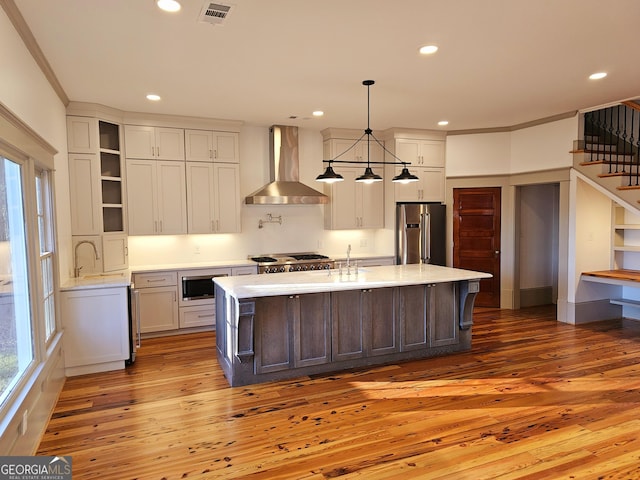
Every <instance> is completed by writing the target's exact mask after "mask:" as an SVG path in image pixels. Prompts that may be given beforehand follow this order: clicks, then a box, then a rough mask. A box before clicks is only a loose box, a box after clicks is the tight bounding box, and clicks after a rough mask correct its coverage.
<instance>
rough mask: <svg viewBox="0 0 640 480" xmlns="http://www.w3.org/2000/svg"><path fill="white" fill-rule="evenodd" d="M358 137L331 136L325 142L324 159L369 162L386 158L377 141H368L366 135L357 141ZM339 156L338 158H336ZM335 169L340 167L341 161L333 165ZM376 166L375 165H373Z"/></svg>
mask: <svg viewBox="0 0 640 480" xmlns="http://www.w3.org/2000/svg"><path fill="white" fill-rule="evenodd" d="M356 140H357V138H356V139H353V140H349V139H343V138H330V139H328V140H325V142H324V151H325V157H326V158H324V160H333V159H335V160H337V161H338V162H340V161H347V162H358V163H367V159H369V161H370V162H381V161H382V160H383V158H384V150H383V148H382V147H381V146H380V144H378V143H377V142H376V141H374V140H373V139H371V141H370V142H367V140H366V137H365V138H364V139H363V140H361V141H359V142H358V143H356ZM336 157H337V158H336ZM333 167H334V170H335V169H336V168H340V163H336V164H334V165H333ZM372 168H375V165H372Z"/></svg>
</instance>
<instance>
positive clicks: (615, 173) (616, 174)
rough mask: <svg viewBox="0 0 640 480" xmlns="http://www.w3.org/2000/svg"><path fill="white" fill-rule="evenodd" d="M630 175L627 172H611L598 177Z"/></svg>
mask: <svg viewBox="0 0 640 480" xmlns="http://www.w3.org/2000/svg"><path fill="white" fill-rule="evenodd" d="M629 175H630V173H629V172H611V173H600V174H598V177H600V178H607V177H628V176H629Z"/></svg>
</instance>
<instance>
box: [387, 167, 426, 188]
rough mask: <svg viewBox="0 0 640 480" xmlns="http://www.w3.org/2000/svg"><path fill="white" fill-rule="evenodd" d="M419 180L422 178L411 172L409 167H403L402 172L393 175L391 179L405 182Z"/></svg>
mask: <svg viewBox="0 0 640 480" xmlns="http://www.w3.org/2000/svg"><path fill="white" fill-rule="evenodd" d="M418 180H420V179H419V178H418V177H416V176H415V175H414V174H413V173H411V172H409V169H408V168H407V167H402V172H400V174H399V175H396V176H395V177H393V179H392V180H391V181H392V182H396V183H402V184H404V183H411V182H417V181H418Z"/></svg>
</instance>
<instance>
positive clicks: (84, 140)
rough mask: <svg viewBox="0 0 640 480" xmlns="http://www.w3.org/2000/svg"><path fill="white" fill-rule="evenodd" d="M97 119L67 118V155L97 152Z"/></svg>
mask: <svg viewBox="0 0 640 480" xmlns="http://www.w3.org/2000/svg"><path fill="white" fill-rule="evenodd" d="M97 132H98V119H97V118H91V117H72V116H68V117H67V149H68V150H69V153H97V152H98V136H97Z"/></svg>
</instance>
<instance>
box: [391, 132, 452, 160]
mask: <svg viewBox="0 0 640 480" xmlns="http://www.w3.org/2000/svg"><path fill="white" fill-rule="evenodd" d="M395 153H396V156H397V157H398V158H400V160H402V161H404V162H411V165H413V166H420V167H444V142H443V141H439V140H413V139H405V138H398V139H396V152H395Z"/></svg>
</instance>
